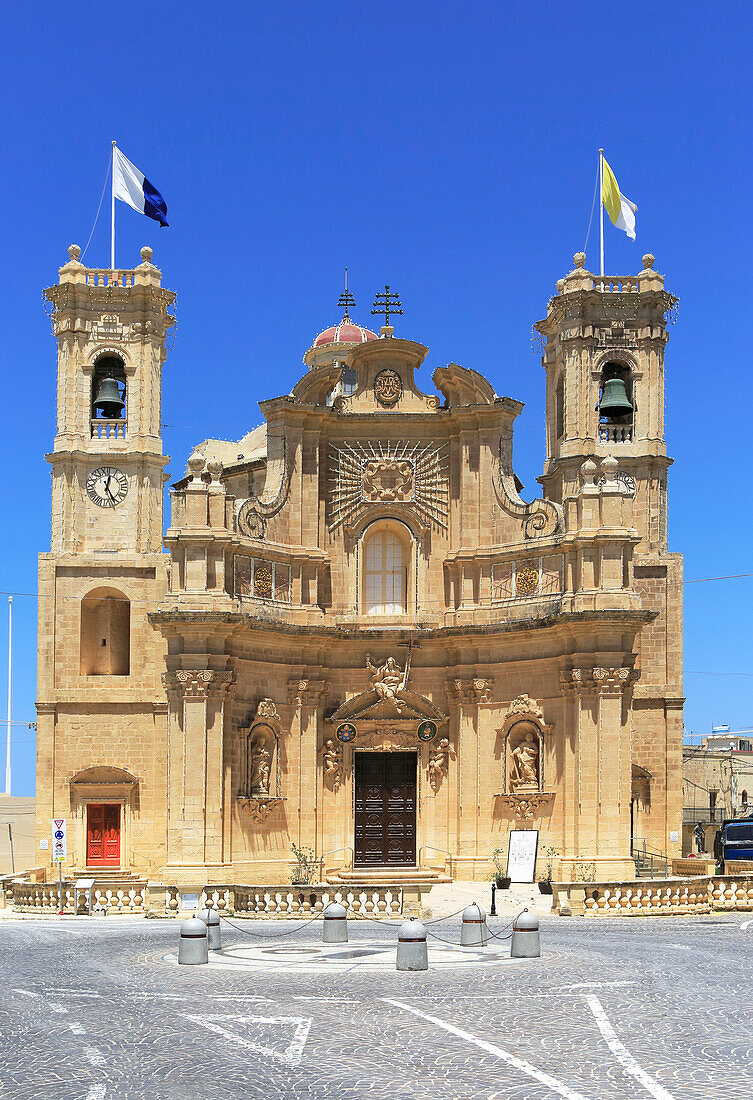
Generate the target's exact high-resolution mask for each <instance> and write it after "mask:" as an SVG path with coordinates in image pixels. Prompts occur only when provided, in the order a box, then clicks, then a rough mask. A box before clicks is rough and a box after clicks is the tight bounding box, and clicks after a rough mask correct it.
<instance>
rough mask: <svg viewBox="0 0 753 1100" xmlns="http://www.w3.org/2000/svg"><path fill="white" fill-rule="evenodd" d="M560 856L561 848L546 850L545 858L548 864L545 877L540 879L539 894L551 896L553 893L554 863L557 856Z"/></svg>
mask: <svg viewBox="0 0 753 1100" xmlns="http://www.w3.org/2000/svg"><path fill="white" fill-rule="evenodd" d="M559 854H560V850H559V848H545V849H544V858H545V860H546V863H545V865H544V875H543V877H542V878H540V879H539V893H540V894H551V892H552V861H553V859H554V857H555V856H558V855H559Z"/></svg>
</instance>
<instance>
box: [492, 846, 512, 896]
mask: <svg viewBox="0 0 753 1100" xmlns="http://www.w3.org/2000/svg"><path fill="white" fill-rule="evenodd" d="M504 859H505V853H504V849H502V848H495V849H494V852H493V853H492V861H493V863H494V867H495V873H494V884H495V886H496V887H497V889H498V890H509V889H510V879H509V878H508V877H507V875H506V874H504V868H505V864H504Z"/></svg>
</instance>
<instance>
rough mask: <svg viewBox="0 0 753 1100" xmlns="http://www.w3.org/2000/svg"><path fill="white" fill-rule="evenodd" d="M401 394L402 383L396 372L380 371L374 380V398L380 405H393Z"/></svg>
mask: <svg viewBox="0 0 753 1100" xmlns="http://www.w3.org/2000/svg"><path fill="white" fill-rule="evenodd" d="M402 392H403V382H402V379H401V377H400V375H399V374H398V373H397V371H394V370H389V369H387V370H380V372H379V374H378V375H377V376H376V378H375V379H374V396H375V397H376V399H377V401H378V402H379V404H380V405H388V406H389V405H395V404H396V403H397V402H398V401H399V400H400V397H401V395H402Z"/></svg>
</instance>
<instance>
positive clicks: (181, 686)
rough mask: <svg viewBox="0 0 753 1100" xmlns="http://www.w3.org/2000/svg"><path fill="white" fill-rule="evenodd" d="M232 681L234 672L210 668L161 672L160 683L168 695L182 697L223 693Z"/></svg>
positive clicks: (204, 696)
mask: <svg viewBox="0 0 753 1100" xmlns="http://www.w3.org/2000/svg"><path fill="white" fill-rule="evenodd" d="M234 682H235V673H234V672H217V671H215V670H214V669H211V668H203V669H178V671H177V672H164V673H163V674H162V683H163V684H164V685H165V690H166V691H167V693H168V695H172V696H176V695H177V696H182V697H183V698H184V699H206V698H207V697H208V696H209V695H225V693H226V692H227V691H228V690H229V689H230V688H231V686H232V685H233V683H234Z"/></svg>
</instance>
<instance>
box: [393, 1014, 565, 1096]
mask: <svg viewBox="0 0 753 1100" xmlns="http://www.w3.org/2000/svg"><path fill="white" fill-rule="evenodd" d="M382 1000H383V1001H385V1002H386V1003H387V1004H389V1005H395V1007H396V1008H404V1009H405V1011H406V1012H412V1013H413V1015H414V1016H420V1017H421V1019H422V1020H428V1021H429V1023H431V1024H436V1025H437V1027H441V1028H443V1029H444V1030H445V1031H449V1032H450V1034H451V1035H457V1036H458V1038H459V1039H465V1040H466V1042H468V1043H473V1045H474V1046H477V1047H479V1048H480V1049H481V1050H485V1051H486V1053H487V1054H493V1055H494V1056H495V1058H501V1059H502V1061H503V1062H507V1064H508V1065H509V1066H512V1067H513V1068H514V1069H518V1070H520V1072H521V1073H525V1074H526V1076H528V1077H533V1079H534V1080H535V1081H538V1082H539V1083H540V1084H542V1085H547V1086H548V1087H549V1088H550V1089H551V1090H552V1092H556V1093H557V1095H558V1096H564V1097H565V1100H586V1097H584V1096H583V1094H582V1093H580V1092H576V1091H575V1090H574V1089H571V1088H569V1087H568V1086H567V1085H565V1084H563V1083H562V1081H558V1080H557V1078H556V1077H552V1076H551V1075H550V1074H548V1073H544V1071H543V1070H540V1069H536V1067H535V1066H532V1065H531V1064H530V1062H525V1061H523V1059H522V1058H517V1057H516V1056H515V1055H514V1054H510V1053H509V1052H508V1051H506V1050H503V1049H502V1047H498V1046H496V1045H495V1044H494V1043H487V1042H486V1041H485V1040H484V1039H479V1038H478V1037H477V1036H476V1035H471V1033H470V1032H469V1031H463V1030H462V1028H459V1027H455V1026H454V1025H453V1024H448V1023H447V1022H446V1021H445V1020H440V1019H439V1017H438V1016H430V1015H429V1014H428V1012H421V1010H420V1009H418V1008H413V1007H412V1006H411V1005H406V1004H403V1002H402V1001H393V1000H392V998H391V997H382Z"/></svg>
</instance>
